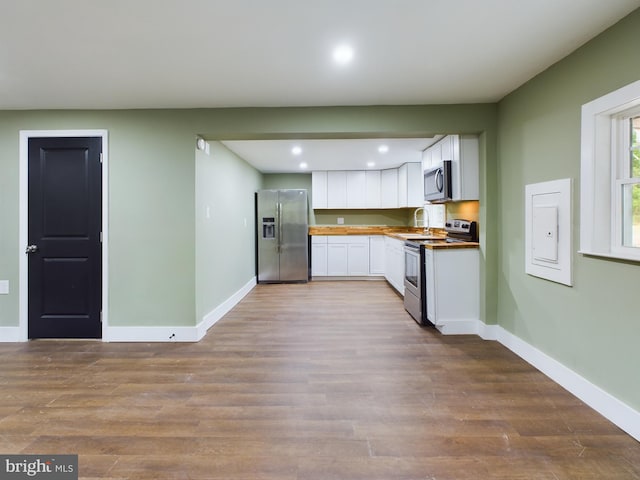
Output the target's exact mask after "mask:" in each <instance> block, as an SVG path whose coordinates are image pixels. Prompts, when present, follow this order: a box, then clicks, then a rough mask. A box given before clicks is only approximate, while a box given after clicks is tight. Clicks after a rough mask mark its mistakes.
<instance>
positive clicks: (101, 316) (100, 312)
mask: <svg viewBox="0 0 640 480" xmlns="http://www.w3.org/2000/svg"><path fill="white" fill-rule="evenodd" d="M100 323H102V310H100Z"/></svg>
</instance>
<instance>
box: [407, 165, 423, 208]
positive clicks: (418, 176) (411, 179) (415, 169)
mask: <svg viewBox="0 0 640 480" xmlns="http://www.w3.org/2000/svg"><path fill="white" fill-rule="evenodd" d="M423 178H424V177H423V175H422V167H421V165H420V163H418V162H415V163H414V162H412V163H407V207H413V208H416V207H421V206H423V205H424V188H423V185H424V182H423Z"/></svg>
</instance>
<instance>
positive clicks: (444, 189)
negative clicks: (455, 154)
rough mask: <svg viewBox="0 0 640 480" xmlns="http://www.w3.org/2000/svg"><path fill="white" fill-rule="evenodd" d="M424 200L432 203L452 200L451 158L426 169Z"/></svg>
mask: <svg viewBox="0 0 640 480" xmlns="http://www.w3.org/2000/svg"><path fill="white" fill-rule="evenodd" d="M424 200H425V202H431V203H443V202H448V201H449V200H451V160H444V161H443V162H442V165H440V166H438V167H433V168H430V169H427V170H425V171H424Z"/></svg>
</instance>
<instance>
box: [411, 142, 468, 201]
mask: <svg viewBox="0 0 640 480" xmlns="http://www.w3.org/2000/svg"><path fill="white" fill-rule="evenodd" d="M479 157H480V151H479V141H478V137H477V136H475V135H447V136H446V137H443V138H442V139H441V140H440V141H438V142H437V143H435V144H433V145H432V146H430V147H429V148H427V149H425V150H424V152H422V168H423V170H427V169H429V168H432V167H437V166H440V165H441V164H442V161H443V160H451V177H452V178H451V189H452V192H451V193H452V195H451V198H452V200H478V199H479V198H480V177H479V174H480V170H479Z"/></svg>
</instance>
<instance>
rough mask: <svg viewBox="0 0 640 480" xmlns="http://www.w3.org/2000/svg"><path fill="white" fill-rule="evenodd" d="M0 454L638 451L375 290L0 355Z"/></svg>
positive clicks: (429, 478) (107, 472)
mask: <svg viewBox="0 0 640 480" xmlns="http://www.w3.org/2000/svg"><path fill="white" fill-rule="evenodd" d="M0 453H34V454H63V453H77V454H79V463H80V478H85V479H89V478H100V479H209V480H216V479H220V480H222V479H224V480H237V479H242V480H259V479H274V480H275V479H277V480H294V479H299V480H303V479H304V480H316V479H317V480H332V479H336V480H338V479H339V480H348V479H361V480H395V479H402V480H433V479H437V480H442V479H452V480H453V479H455V480H463V479H474V480H476V479H503V480H507V479H508V480H514V479H554V480H562V479H580V480H590V479H593V480H596V479H598V480H603V479H607V480H612V479H639V478H640V443H638V442H637V441H635V440H634V439H633V438H631V437H629V436H628V435H626V434H625V433H624V432H622V431H621V430H619V429H618V428H617V427H615V426H614V425H613V424H611V423H610V422H608V421H607V420H605V419H604V418H603V417H601V416H600V415H599V414H597V413H596V412H594V411H593V410H591V409H590V408H589V407H587V406H585V405H584V404H583V403H582V402H580V401H579V400H577V399H576V398H575V397H573V396H572V395H571V394H569V393H568V392H566V391H565V390H563V389H562V388H561V387H559V386H558V385H556V384H555V383H553V382H552V381H550V380H549V379H547V378H546V377H545V376H544V375H542V374H541V373H539V372H538V371H536V370H535V369H533V368H532V367H531V366H529V365H528V364H527V363H525V362H524V361H522V360H521V359H520V358H518V357H517V356H516V355H514V354H513V353H511V352H510V351H508V350H506V349H505V348H503V347H502V346H501V345H499V344H497V343H496V342H487V341H483V340H481V339H479V338H478V337H475V336H450V337H443V336H441V335H440V334H438V333H436V332H435V331H434V330H432V329H423V328H420V327H419V326H418V325H416V323H415V322H414V321H413V320H412V319H411V318H410V317H409V315H408V314H407V313H406V312H405V311H404V309H403V306H402V301H401V299H400V298H399V297H398V296H397V295H396V294H395V293H394V292H393V291H392V289H391V288H390V287H389V286H388V285H387V284H386V283H384V282H355V281H354V282H312V283H310V284H306V285H259V286H258V287H256V288H255V289H254V290H253V291H252V292H251V293H250V294H249V295H248V296H247V297H246V298H245V299H244V300H243V301H242V302H241V303H240V304H239V305H238V306H237V307H236V308H235V309H234V310H232V311H231V312H230V313H229V314H228V315H227V316H226V317H225V318H223V319H222V320H221V321H220V322H218V324H216V325H215V326H214V327H213V328H212V329H211V330H210V331H209V333H208V335H207V336H206V337H205V338H204V339H203V340H202V341H201V342H199V343H197V344H178V343H166V344H117V343H112V344H105V343H101V342H89V341H59V342H54V341H34V342H29V343H25V344H0Z"/></svg>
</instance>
